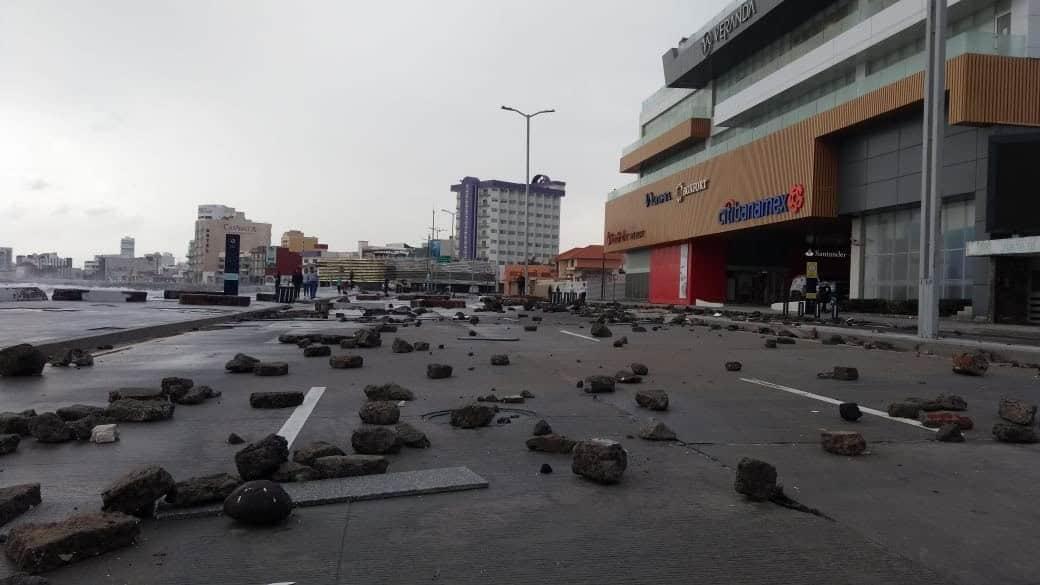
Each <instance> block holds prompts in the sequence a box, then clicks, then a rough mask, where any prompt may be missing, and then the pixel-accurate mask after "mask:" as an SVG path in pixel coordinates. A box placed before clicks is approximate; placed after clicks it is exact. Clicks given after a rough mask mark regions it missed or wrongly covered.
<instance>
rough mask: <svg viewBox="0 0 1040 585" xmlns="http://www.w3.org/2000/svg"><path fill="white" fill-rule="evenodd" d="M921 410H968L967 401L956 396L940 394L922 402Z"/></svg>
mask: <svg viewBox="0 0 1040 585" xmlns="http://www.w3.org/2000/svg"><path fill="white" fill-rule="evenodd" d="M921 410H925V411H933V410H955V411H962V410H968V401H967V400H965V399H964V398H963V397H961V396H958V395H956V394H940V395H938V396H936V397H935V398H934V399H932V400H925V401H924V402H922V403H921Z"/></svg>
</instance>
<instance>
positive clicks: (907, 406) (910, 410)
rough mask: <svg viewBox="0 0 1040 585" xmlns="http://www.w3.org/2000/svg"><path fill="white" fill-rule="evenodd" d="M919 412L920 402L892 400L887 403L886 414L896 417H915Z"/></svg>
mask: <svg viewBox="0 0 1040 585" xmlns="http://www.w3.org/2000/svg"><path fill="white" fill-rule="evenodd" d="M920 412H921V403H920V402H914V401H906V402H893V403H892V404H889V405H888V416H892V417H898V418H917V417H918V415H919V414H920Z"/></svg>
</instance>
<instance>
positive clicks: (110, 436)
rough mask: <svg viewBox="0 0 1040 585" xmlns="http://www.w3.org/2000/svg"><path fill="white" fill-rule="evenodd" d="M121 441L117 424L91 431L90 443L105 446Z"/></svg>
mask: <svg viewBox="0 0 1040 585" xmlns="http://www.w3.org/2000/svg"><path fill="white" fill-rule="evenodd" d="M118 440H119V427H118V425H115V424H107V425H97V426H95V427H94V428H92V429H90V442H91V443H94V444H97V445H103V444H107V443H115V442H116V441H118Z"/></svg>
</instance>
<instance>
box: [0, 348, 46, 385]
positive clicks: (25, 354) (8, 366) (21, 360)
mask: <svg viewBox="0 0 1040 585" xmlns="http://www.w3.org/2000/svg"><path fill="white" fill-rule="evenodd" d="M46 364H47V356H45V355H43V352H42V351H40V350H38V349H36V348H35V347H33V346H32V345H29V344H28V343H21V344H18V345H12V346H11V347H5V348H3V349H0V376H3V377H16V376H39V375H40V374H41V373H43V366H44V365H46Z"/></svg>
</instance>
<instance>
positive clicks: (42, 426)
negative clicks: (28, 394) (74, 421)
mask: <svg viewBox="0 0 1040 585" xmlns="http://www.w3.org/2000/svg"><path fill="white" fill-rule="evenodd" d="M29 434H30V435H32V436H33V438H34V439H36V440H37V441H39V442H41V443H64V442H66V441H71V440H72V439H73V434H72V429H70V428H69V426H68V425H67V424H65V421H63V420H61V417H60V416H58V415H56V414H54V413H53V412H45V413H43V414H41V415H39V416H35V417H33V418H31V419H29Z"/></svg>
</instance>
